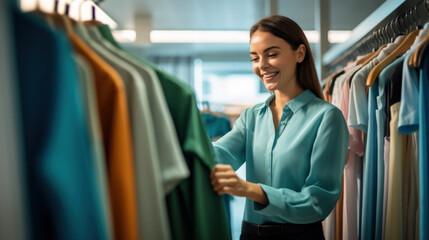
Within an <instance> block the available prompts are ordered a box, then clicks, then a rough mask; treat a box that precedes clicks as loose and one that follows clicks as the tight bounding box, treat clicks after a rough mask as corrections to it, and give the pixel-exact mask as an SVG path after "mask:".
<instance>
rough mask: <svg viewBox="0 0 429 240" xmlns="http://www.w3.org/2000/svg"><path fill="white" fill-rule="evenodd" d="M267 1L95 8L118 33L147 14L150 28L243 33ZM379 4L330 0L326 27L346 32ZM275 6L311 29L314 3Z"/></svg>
mask: <svg viewBox="0 0 429 240" xmlns="http://www.w3.org/2000/svg"><path fill="white" fill-rule="evenodd" d="M267 1H269V0H120V1H115V0H105V1H103V2H101V3H100V7H101V8H102V9H103V10H105V11H106V12H107V13H108V14H109V15H110V16H111V17H112V18H113V19H114V20H115V21H116V22H117V23H118V24H119V29H135V20H134V19H135V16H149V17H150V19H151V25H152V29H153V30H249V28H250V27H251V26H252V25H253V24H254V23H255V22H256V21H258V20H259V19H260V18H262V17H264V16H265V15H266V12H267V6H269V5H267V4H266V3H267ZM383 2H384V1H383V0H330V1H329V6H330V8H329V9H330V10H329V11H330V26H331V27H330V29H331V30H352V29H353V28H354V27H356V26H357V25H358V24H359V23H360V22H361V21H362V20H364V19H365V18H366V17H367V16H368V15H370V14H371V12H373V11H374V10H375V9H376V8H377V7H379V6H380V5H381V4H382V3H383ZM277 5H278V13H279V14H281V15H285V16H288V17H290V18H292V19H293V20H295V21H296V22H297V23H298V24H299V25H300V26H301V27H302V28H303V29H304V30H314V28H315V27H314V21H315V20H314V15H315V14H314V12H315V9H314V6H315V4H314V0H284V1H282V0H278V4H277ZM242 45H243V44H242ZM244 45H246V44H244ZM247 48H248V46H241V45H240V46H239V45H237V44H236V45H228V44H211V45H205V44H196V45H195V44H182V45H180V46H178V45H175V44H163V45H162V44H161V45H158V44H156V45H155V46H152V47H151V50H152V51H154V54H156V53H157V52H158V53H160V54H162V52H164V53H169V54H170V55H175V54H176V53H177V54H179V55H180V54H182V53H183V52H187V53H188V54H189V53H190V54H194V53H197V54H204V53H210V52H213V53H215V52H216V53H220V52H222V51H224V52H230V51H233V50H234V49H235V50H237V51H241V49H247ZM157 49H158V50H157ZM246 51H247V50H246ZM246 54H247V53H246Z"/></svg>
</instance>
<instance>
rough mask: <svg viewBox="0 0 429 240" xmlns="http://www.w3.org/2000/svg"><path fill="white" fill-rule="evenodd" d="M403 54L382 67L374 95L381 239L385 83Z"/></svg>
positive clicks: (378, 232) (378, 236) (377, 229)
mask: <svg viewBox="0 0 429 240" xmlns="http://www.w3.org/2000/svg"><path fill="white" fill-rule="evenodd" d="M404 58H405V55H404V56H402V57H400V58H398V59H396V60H395V61H394V62H393V63H391V64H389V65H388V66H387V67H386V68H384V69H383V70H382V71H381V73H380V75H379V77H378V95H377V96H375V97H376V101H377V110H376V112H375V117H376V122H377V140H376V142H377V159H376V161H377V183H376V184H377V196H376V212H375V239H382V238H381V237H382V233H383V205H384V172H385V169H384V136H385V132H386V85H387V82H388V81H389V80H390V76H391V75H392V73H393V72H394V71H395V69H396V67H397V66H398V64H401V63H402V61H404Z"/></svg>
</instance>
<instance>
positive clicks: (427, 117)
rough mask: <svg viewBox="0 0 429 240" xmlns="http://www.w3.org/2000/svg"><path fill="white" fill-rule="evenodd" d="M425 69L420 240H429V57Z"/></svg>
mask: <svg viewBox="0 0 429 240" xmlns="http://www.w3.org/2000/svg"><path fill="white" fill-rule="evenodd" d="M423 63H424V64H423V68H422V69H420V83H419V85H420V94H419V103H420V104H419V111H420V112H419V113H420V114H419V122H420V123H419V128H420V132H419V190H420V191H419V194H420V195H419V198H420V199H419V207H420V239H429V231H428V230H427V226H429V192H428V189H429V175H428V174H429V171H428V170H429V165H428V158H429V156H428V146H429V145H428V144H429V141H428V140H429V135H428V134H429V130H428V126H427V124H428V121H429V82H428V81H429V76H428V74H429V55H426V56H425V59H424V62H423Z"/></svg>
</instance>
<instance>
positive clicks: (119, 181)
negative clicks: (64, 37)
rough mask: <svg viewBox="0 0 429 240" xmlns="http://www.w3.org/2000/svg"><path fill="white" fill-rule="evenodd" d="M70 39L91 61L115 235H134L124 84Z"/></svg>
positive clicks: (82, 45)
mask: <svg viewBox="0 0 429 240" xmlns="http://www.w3.org/2000/svg"><path fill="white" fill-rule="evenodd" d="M70 41H71V43H72V45H73V47H74V49H75V51H76V52H77V53H79V54H80V55H81V56H83V57H84V58H85V60H86V61H88V63H89V64H90V65H91V67H92V71H93V73H94V80H95V88H96V92H97V103H98V105H97V107H98V111H99V114H100V123H101V132H102V136H103V143H104V148H105V150H106V152H105V157H106V164H107V175H108V179H109V193H110V203H111V211H112V219H113V228H114V238H115V239H137V238H138V227H137V205H136V196H135V178H134V171H133V169H134V168H133V154H132V151H133V150H132V142H131V131H130V128H129V125H130V124H129V118H128V117H129V113H128V107H127V101H126V96H125V87H124V85H123V83H122V80H121V77H120V76H119V74H118V73H117V71H116V70H115V69H113V68H112V67H111V66H110V65H109V64H107V63H106V62H105V61H104V60H103V59H101V58H100V57H99V56H98V55H97V54H96V53H95V52H94V51H93V50H91V49H90V48H89V47H88V46H87V45H86V44H85V43H84V42H83V41H82V40H81V39H80V38H79V37H77V36H76V35H75V34H72V35H70Z"/></svg>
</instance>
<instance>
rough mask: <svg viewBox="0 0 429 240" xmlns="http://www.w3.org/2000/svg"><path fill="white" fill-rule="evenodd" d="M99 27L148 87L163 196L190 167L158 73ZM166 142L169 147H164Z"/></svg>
mask: <svg viewBox="0 0 429 240" xmlns="http://www.w3.org/2000/svg"><path fill="white" fill-rule="evenodd" d="M98 29H99V30H100V33H101V34H102V35H103V36H102V37H104V38H105V39H106V40H108V42H106V41H103V44H104V46H105V47H106V48H107V49H108V50H109V51H111V52H112V53H113V54H116V55H117V56H118V57H120V58H121V59H123V60H124V61H127V62H128V63H129V64H130V65H131V66H133V67H134V68H135V69H136V70H137V71H138V72H139V73H140V75H141V76H142V77H143V81H144V83H145V85H146V87H147V89H148V91H147V94H148V101H149V106H150V111H151V116H152V119H153V122H154V128H155V132H156V141H157V142H158V144H157V147H158V153H159V156H160V164H161V169H162V170H161V173H160V174H161V176H162V180H163V186H164V195H166V194H168V193H169V192H170V191H171V190H172V189H173V188H174V187H176V185H177V184H178V183H179V182H180V181H181V180H183V179H185V178H186V177H188V176H189V169H188V167H187V165H186V162H185V159H184V157H183V153H182V150H181V149H180V144H179V141H178V139H177V133H176V130H175V128H174V123H173V119H172V118H171V115H170V112H169V110H168V106H167V102H166V100H165V96H164V93H163V91H162V88H161V85H160V82H159V79H158V76H157V75H156V73H155V71H154V70H153V69H152V68H150V67H149V66H147V65H145V64H143V63H142V62H139V61H138V60H137V59H135V58H134V57H132V56H131V55H130V54H128V53H127V52H125V51H124V50H122V49H120V48H118V47H116V46H117V43H116V42H115V41H113V42H111V41H112V40H113V37H112V35H111V32H110V29H109V27H108V26H107V25H102V26H99V27H98ZM165 145H167V146H169V147H168V148H167V149H166V148H165V147H164V146H165Z"/></svg>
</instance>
